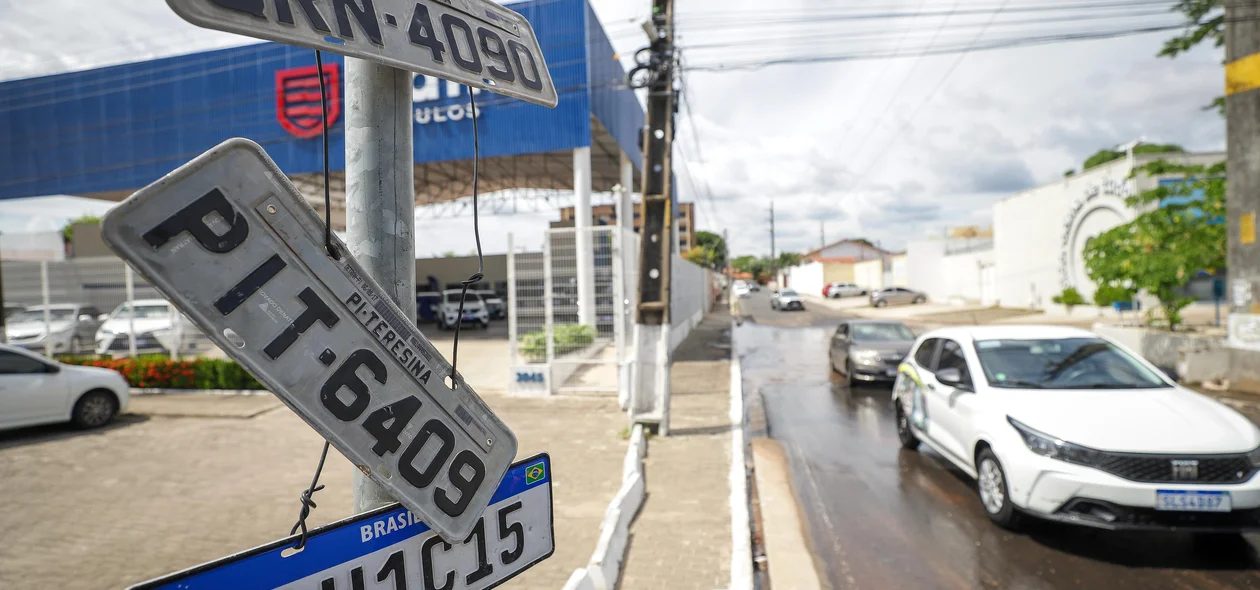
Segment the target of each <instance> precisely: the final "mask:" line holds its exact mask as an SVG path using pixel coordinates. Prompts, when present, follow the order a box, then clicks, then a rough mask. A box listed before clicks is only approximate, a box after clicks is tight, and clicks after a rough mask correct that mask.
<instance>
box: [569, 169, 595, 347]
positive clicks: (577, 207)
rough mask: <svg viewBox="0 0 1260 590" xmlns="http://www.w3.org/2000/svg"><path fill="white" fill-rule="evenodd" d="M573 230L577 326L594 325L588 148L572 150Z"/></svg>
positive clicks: (593, 254)
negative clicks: (575, 255)
mask: <svg viewBox="0 0 1260 590" xmlns="http://www.w3.org/2000/svg"><path fill="white" fill-rule="evenodd" d="M573 228H574V232H575V233H576V237H575V239H574V242H573V243H574V247H575V248H576V249H577V261H576V262H577V282H578V293H577V294H578V323H579V324H585V325H587V326H591V327H594V326H595V252H594V250H593V248H592V246H591V242H592V240H591V237H592V236H591V148H589V147H580V148H577V149H575V150H573Z"/></svg>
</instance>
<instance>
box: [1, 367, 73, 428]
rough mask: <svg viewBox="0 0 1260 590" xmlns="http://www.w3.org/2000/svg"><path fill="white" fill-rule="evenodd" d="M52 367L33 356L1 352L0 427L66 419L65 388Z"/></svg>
mask: <svg viewBox="0 0 1260 590" xmlns="http://www.w3.org/2000/svg"><path fill="white" fill-rule="evenodd" d="M50 367H51V365H49V364H48V363H46V362H44V361H40V360H37V359H35V358H34V357H32V356H28V355H25V354H21V353H18V352H12V351H8V350H0V426H6V427H8V426H20V425H23V424H32V423H35V422H44V421H48V420H51V419H55V418H59V417H66V416H68V415H69V414H68V413H67V410H68V408H67V407H66V393H67V391H66V387H65V385H64V382H63V380H62V379H59V377H60V375H58V374H57V373H56V372H50V371H52V370H53V369H52V368H50Z"/></svg>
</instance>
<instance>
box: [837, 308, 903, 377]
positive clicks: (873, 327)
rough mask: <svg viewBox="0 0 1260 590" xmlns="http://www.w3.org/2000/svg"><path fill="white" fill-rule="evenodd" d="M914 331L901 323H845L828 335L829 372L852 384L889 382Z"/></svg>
mask: <svg viewBox="0 0 1260 590" xmlns="http://www.w3.org/2000/svg"><path fill="white" fill-rule="evenodd" d="M913 344H914V332H911V331H910V328H907V327H906V325H905V324H903V323H901V322H886V321H880V320H845V321H844V322H841V323H840V325H839V326H838V327H836V331H835V333H834V334H832V336H831V352H830V356H831V369H832V370H833V371H837V372H839V373H841V374H843V375H844V377H845V379H847V380H848V381H849V384H850V385H852V384H853V382H854V381H892V380H894V379H896V378H897V367H898V366H899V365H901V361H902V359H904V358H906V355H907V354H910V346H911V345H913Z"/></svg>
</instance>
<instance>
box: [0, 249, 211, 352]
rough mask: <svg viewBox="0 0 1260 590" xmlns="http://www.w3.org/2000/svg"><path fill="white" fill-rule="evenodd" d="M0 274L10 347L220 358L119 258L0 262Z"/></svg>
mask: <svg viewBox="0 0 1260 590" xmlns="http://www.w3.org/2000/svg"><path fill="white" fill-rule="evenodd" d="M0 273H3V285H4V306H5V310H4V313H5V317H6V321H5V324H6V327H5V328H6V329H5V331H4V334H3V337H4V340H5V342H7V343H9V344H14V345H18V346H22V347H25V348H28V349H31V350H33V351H35V352H40V353H43V354H47V355H66V354H86V355H90V354H103V355H110V356H129V355H136V354H148V353H157V354H169V355H173V356H201V355H211V356H221V355H222V352H221V351H219V349H218V348H217V347H215V346H214V345H213V344H212V343H211V342H210V340H209V339H208V338H206V337H205V335H204V334H202V333H201V331H200V330H198V329H197V327H196V326H195V325H193V324H192V322H191V321H189V320H188V319H187V318H185V317H184V316H183V315H182V314H180V313H179V312H178V311H176V310H175V309H174V308H173V307H172V306H170V305H169V304H167V303H166V301H165V300H164V299H163V298H162V296H161V294H159V293H158V292H157V290H156V289H154V288H153V287H152V285H150V284H149V283H148V282H147V281H145V280H144V277H142V276H140V275H139V274H136V273H134V272H133V271H132V270H131V269H130V268H129V267H128V266H127V265H126V264H125V263H123V262H122V261H121V260H119V259H118V258H114V257H110V256H102V257H90V258H71V259H68V260H62V261H27V260H6V261H3V263H0ZM128 301H133V302H135V305H126V303H127V302H128ZM133 335H134V338H133Z"/></svg>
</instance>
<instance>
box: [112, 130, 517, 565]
mask: <svg viewBox="0 0 1260 590" xmlns="http://www.w3.org/2000/svg"><path fill="white" fill-rule="evenodd" d="M101 233H102V236H103V237H104V239H105V241H106V242H107V243H108V244H109V246H110V247H111V248H113V250H114V251H115V252H117V253H118V255H119V256H121V257H122V258H123V259H124V260H126V261H127V262H128V263H129V264H131V265H132V266H133V267H134V268H135V269H136V270H137V271H139V272H140V273H141V274H142V275H144V276H145V277H146V278H147V279H148V280H149V281H150V282H151V283H152V284H153V285H154V287H156V288H157V289H158V290H159V291H161V292H162V294H163V295H165V296H166V298H167V299H169V300H170V301H171V303H173V304H174V305H175V306H176V307H178V308H179V309H180V311H182V312H184V314H185V315H187V316H188V317H189V318H190V319H191V320H192V321H193V322H194V323H196V324H197V326H198V327H199V328H201V330H202V331H203V332H205V334H206V335H207V336H208V337H209V338H210V339H211V340H213V341H214V343H215V344H216V345H218V346H219V348H221V349H223V350H224V352H226V353H227V354H228V355H230V356H231V357H232V358H234V359H236V360H237V361H238V362H240V363H241V364H242V365H243V366H245V367H246V368H247V369H248V370H249V371H250V372H251V373H253V374H254V376H255V377H257V378H258V380H259V381H261V382H262V383H263V384H264V385H266V386H267V388H268V389H270V390H271V391H272V392H273V393H275V394H276V395H277V396H278V397H279V398H280V399H281V400H282V401H284V403H285V404H286V405H288V406H289V407H290V408H292V409H293V411H295V412H297V414H298V415H299V416H301V417H302V418H303V419H304V420H305V421H306V422H307V424H310V425H311V427H312V428H314V429H315V430H316V431H318V432H319V433H320V434H321V435H323V437H324V438H326V439H327V440H328V441H329V442H331V443H332V444H333V446H335V447H337V450H339V451H341V453H342V454H343V455H345V456H346V458H348V459H350V460H351V461H352V462H353V463H354V464H355V465H357V466H358V467H359V469H361V470H362V471H363V472H364V473H366V474H368V476H369V477H371V478H372V480H374V481H376V482H377V483H379V484H380V485H382V486H384V487H385V489H386V490H388V491H389V492H390V493H391V494H392V495H393V497H395V498H397V499H398V500H399V501H400V502H402V503H403V505H405V506H407V507H408V508H410V509H411V510H412V511H414V512H416V513H418V514H420V515H421V516H422V517H423V518H424V521H425V522H426V523H428V524H429V525H430V526H432V527H433V528H434V529H435V530H437V531H438V533H439V534H441V535H442V536H443V537H444V538H446V539H448V540H451V539H463V538H464V537H467V536H468V533H469V532H471V531H472V528H473V526H474V525H475V524H476V523H477V521H478V518H479V517H480V515H481V512H482V510H484V509H485V507H486V505H487V504H488V503H489V502H490V496H491V495H492V494H494V489H495V486H496V485H497V484H498V482H499V478H501V477H502V476H503V473H504V471H506V470H507V468H508V465H509V464H511V462H512V459H513V458H514V457H515V455H516V438H515V436H513V434H512V432H511V430H509V429H508V427H507V425H505V424H503V422H502V421H501V420H499V419H498V418H497V417H496V416H495V415H494V413H493V412H491V411H490V408H489V407H488V406H486V404H485V403H484V402H483V401H481V398H479V397H477V394H476V393H475V392H474V391H473V390H472V389H471V388H470V387H469V386H468V384H467V383H466V382H464V380H463V378H462V377H458V376H457V379H456V381H457V383H456V386H455V388H454V389H451V388H449V387H447V386H446V384H445V383H444V382H443V379H444V378H445V377H446V376H447V375H448V374H449V373H450V365H449V364H448V363H447V362H446V360H445V359H443V358H442V356H441V354H439V353H438V351H437V349H435V348H434V347H433V345H432V344H431V343H430V342H429V341H428V339H426V338H425V337H424V335H423V334H421V333H420V330H418V329H417V328H416V326H415V324H414V323H412V322H411V321H409V320H408V319H407V316H406V315H404V314H403V312H402V310H401V309H399V307H398V306H397V305H395V304H394V303H393V302H392V301H391V300H390V299H389V298H388V297H386V296H385V294H384V293H383V292H382V290H381V288H380V287H379V286H377V284H376V283H375V282H374V281H372V280H371V279H369V278H367V275H366V273H365V272H364V270H363V267H362V266H360V265H359V263H358V262H357V261H356V260H355V259H354V258H353V257H352V256H349V254H348V250H347V249H346V247H345V245H343V244H342V243H341V242H340V241H338V240H336V238H335V236H334V239H333V245H334V247H335V248H336V250H337V251H338V252H340V253H341V254H340V256H339V258H338V259H334V258H333V257H331V256H329V255H328V254H327V253H326V251H325V249H324V224H323V221H321V220H320V219H319V217H318V216H317V215H316V214H315V211H314V210H313V209H311V207H310V206H309V205H308V204H307V203H306V201H305V199H303V197H302V196H301V194H300V193H298V191H297V189H295V188H294V187H293V185H292V184H290V183H289V182H288V180H287V179H286V178H285V176H284V174H283V173H282V172H281V171H280V169H279V168H277V167H276V164H275V163H274V162H272V161H271V159H270V158H268V157H267V154H266V153H265V152H264V151H263V149H262V148H261V147H259V146H258V144H255V143H254V142H252V141H249V140H245V139H233V140H228V141H226V142H224V143H223V144H220V145H219V146H218V147H215V148H214V149H212V150H210V151H209V152H206V153H205V154H202V155H201V156H198V157H197V158H196V159H194V160H193V161H191V162H189V163H188V164H185V165H184V166H181V167H180V168H179V169H177V170H175V171H174V172H172V173H170V174H168V175H167V176H165V177H163V178H162V179H160V180H158V181H157V182H155V183H154V184H152V185H149V186H148V187H145V188H143V189H141V190H140V191H139V192H137V193H136V194H134V195H132V196H131V197H129V198H128V199H127V200H125V201H123V202H122V203H121V204H119V205H118V206H117V207H115V208H114V209H113V210H111V211H110V212H109V213H108V214H107V215H106V216H105V220H104V222H103V224H102V232H101Z"/></svg>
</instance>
